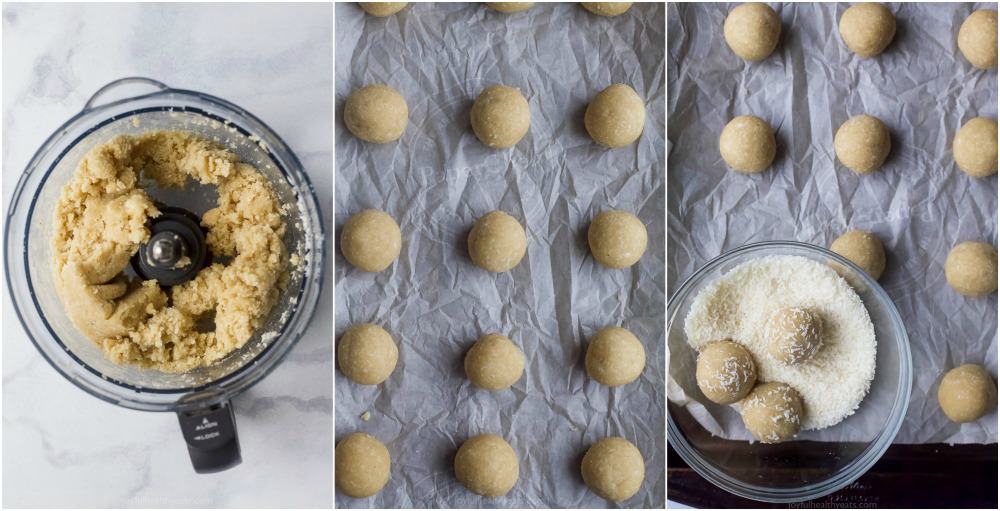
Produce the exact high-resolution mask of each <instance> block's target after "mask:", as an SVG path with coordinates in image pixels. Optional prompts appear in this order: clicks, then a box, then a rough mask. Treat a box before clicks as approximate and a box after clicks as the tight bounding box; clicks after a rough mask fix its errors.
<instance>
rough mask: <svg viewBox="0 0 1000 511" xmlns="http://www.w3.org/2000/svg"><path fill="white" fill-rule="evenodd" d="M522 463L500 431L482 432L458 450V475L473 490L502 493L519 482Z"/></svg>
mask: <svg viewBox="0 0 1000 511" xmlns="http://www.w3.org/2000/svg"><path fill="white" fill-rule="evenodd" d="M519 471H520V464H519V463H518V461H517V454H516V453H515V452H514V449H513V448H512V447H511V446H510V444H508V443H507V442H506V441H505V440H504V439H503V438H500V437H498V436H496V435H479V436H475V437H472V438H470V439H468V440H466V441H465V443H464V444H462V447H460V448H459V449H458V453H457V454H455V477H456V478H457V479H458V482H460V483H462V485H463V486H465V487H466V488H468V489H469V491H471V492H472V493H475V494H477V495H482V496H484V497H500V496H502V495H506V494H507V492H509V491H510V490H511V488H513V487H514V485H515V484H517V478H518V473H519Z"/></svg>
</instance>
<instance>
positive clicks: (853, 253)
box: [830, 231, 885, 280]
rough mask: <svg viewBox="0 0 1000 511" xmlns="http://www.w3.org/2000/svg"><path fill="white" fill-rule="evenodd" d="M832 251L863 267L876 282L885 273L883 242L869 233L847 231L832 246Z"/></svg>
mask: <svg viewBox="0 0 1000 511" xmlns="http://www.w3.org/2000/svg"><path fill="white" fill-rule="evenodd" d="M830 250H832V251H834V252H836V253H838V254H840V255H842V256H844V258H846V259H847V260H849V261H851V262H852V263H854V264H856V265H858V266H860V267H861V269H862V270H864V271H865V273H867V274H868V275H871V277H872V278H873V279H875V280H878V278H879V277H881V276H882V272H883V271H885V249H884V248H883V247H882V241H881V240H879V239H878V238H877V237H876V236H875V235H874V234H872V233H870V232H867V231H847V232H845V233H844V234H843V235H842V236H840V237H839V238H837V239H835V240H833V243H832V244H830Z"/></svg>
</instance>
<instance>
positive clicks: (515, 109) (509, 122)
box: [470, 85, 531, 149]
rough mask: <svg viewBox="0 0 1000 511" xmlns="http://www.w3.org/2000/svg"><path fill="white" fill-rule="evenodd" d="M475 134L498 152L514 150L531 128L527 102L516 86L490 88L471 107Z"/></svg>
mask: <svg viewBox="0 0 1000 511" xmlns="http://www.w3.org/2000/svg"><path fill="white" fill-rule="evenodd" d="M470 116H471V118H472V131H473V132H475V133H476V137H478V138H479V140H480V141H481V142H482V143H484V144H486V145H488V146H490V147H493V148H496V149H504V148H507V147H513V146H514V144H516V143H517V142H518V140H521V138H522V137H524V134H525V133H527V132H528V128H530V127H531V110H530V109H529V108H528V100H526V99H524V96H522V95H521V91H520V90H518V89H515V88H514V87H506V86H503V85H494V86H492V87H488V88H487V89H486V90H484V91H483V92H482V93H480V94H479V97H478V98H476V102H475V103H473V105H472V112H471V113H470Z"/></svg>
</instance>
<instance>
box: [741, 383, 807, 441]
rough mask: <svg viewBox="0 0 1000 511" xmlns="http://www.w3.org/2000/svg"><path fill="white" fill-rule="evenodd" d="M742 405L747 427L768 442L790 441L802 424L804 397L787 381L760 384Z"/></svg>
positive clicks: (742, 413) (753, 433)
mask: <svg viewBox="0 0 1000 511" xmlns="http://www.w3.org/2000/svg"><path fill="white" fill-rule="evenodd" d="M740 407H741V411H740V414H741V415H742V417H743V424H744V425H746V427H747V430H748V431H750V434H751V435H753V437H754V438H756V439H757V440H759V441H761V442H763V443H765V444H775V443H778V442H784V441H785V440H790V439H791V438H793V437H794V436H795V435H796V434H798V432H799V429H800V428H801V427H802V414H803V409H802V397H801V396H800V395H799V393H798V391H796V390H795V389H793V388H792V387H791V386H789V385H786V384H784V383H778V382H771V383H762V384H760V385H758V386H757V387H755V388H754V389H753V390H752V391H750V395H748V396H747V397H746V398H745V399H743V401H741V402H740Z"/></svg>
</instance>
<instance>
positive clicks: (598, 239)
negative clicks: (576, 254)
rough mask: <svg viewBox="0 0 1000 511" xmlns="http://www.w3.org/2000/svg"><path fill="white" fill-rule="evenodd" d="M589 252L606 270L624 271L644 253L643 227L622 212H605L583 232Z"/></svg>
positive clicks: (645, 239) (637, 220) (644, 231)
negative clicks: (585, 233) (622, 269)
mask: <svg viewBox="0 0 1000 511" xmlns="http://www.w3.org/2000/svg"><path fill="white" fill-rule="evenodd" d="M587 241H588V243H589V245H590V252H591V253H592V254H594V258H595V259H597V262H599V263H601V264H603V265H604V266H607V267H608V268H615V269H621V268H628V267H629V266H632V265H633V264H635V263H637V262H638V261H639V259H640V258H641V257H642V254H643V253H644V252H645V251H646V243H647V242H648V237H647V235H646V226H645V225H643V223H642V221H640V220H639V219H638V218H637V217H636V216H635V215H633V214H631V213H627V212H625V211H617V210H615V211H605V212H603V213H601V214H599V215H597V217H595V218H594V220H593V221H592V222H591V223H590V228H589V229H588V230H587Z"/></svg>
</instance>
